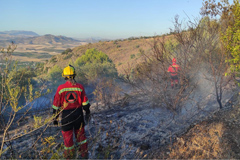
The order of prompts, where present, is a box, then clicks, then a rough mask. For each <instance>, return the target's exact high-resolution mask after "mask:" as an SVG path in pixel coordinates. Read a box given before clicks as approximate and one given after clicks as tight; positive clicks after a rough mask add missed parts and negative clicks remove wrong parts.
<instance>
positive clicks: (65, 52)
mask: <svg viewBox="0 0 240 160" xmlns="http://www.w3.org/2000/svg"><path fill="white" fill-rule="evenodd" d="M69 52H72V50H71V49H70V48H67V49H66V50H65V51H63V52H62V55H63V54H68V53H69Z"/></svg>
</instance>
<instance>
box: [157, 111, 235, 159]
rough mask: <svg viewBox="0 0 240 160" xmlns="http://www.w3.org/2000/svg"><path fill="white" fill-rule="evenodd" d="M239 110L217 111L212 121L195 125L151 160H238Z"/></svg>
mask: <svg viewBox="0 0 240 160" xmlns="http://www.w3.org/2000/svg"><path fill="white" fill-rule="evenodd" d="M239 128H240V107H239V106H238V107H234V108H233V110H231V111H220V112H218V113H216V114H215V115H214V116H213V118H211V119H209V120H206V121H204V122H202V123H200V124H197V125H195V126H194V127H193V128H191V129H190V130H189V131H188V132H187V133H186V134H184V135H183V136H181V137H180V138H177V139H176V141H175V142H174V143H173V144H172V145H169V146H168V147H167V149H166V148H164V147H163V148H162V149H160V150H161V151H160V153H158V154H155V155H157V156H154V157H155V158H157V159H158V158H164V159H239V158H240V139H239V137H240V129H239Z"/></svg>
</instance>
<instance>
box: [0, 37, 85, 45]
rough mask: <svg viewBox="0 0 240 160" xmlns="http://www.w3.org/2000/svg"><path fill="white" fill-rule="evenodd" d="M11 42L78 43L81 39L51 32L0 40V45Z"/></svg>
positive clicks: (41, 43) (40, 43)
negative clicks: (42, 34)
mask: <svg viewBox="0 0 240 160" xmlns="http://www.w3.org/2000/svg"><path fill="white" fill-rule="evenodd" d="M11 42H14V43H15V44H36V45H45V44H74V43H79V42H81V41H80V40H76V39H73V38H69V37H65V36H54V35H51V34H46V35H44V36H35V37H27V38H12V39H9V40H0V45H4V44H9V43H11Z"/></svg>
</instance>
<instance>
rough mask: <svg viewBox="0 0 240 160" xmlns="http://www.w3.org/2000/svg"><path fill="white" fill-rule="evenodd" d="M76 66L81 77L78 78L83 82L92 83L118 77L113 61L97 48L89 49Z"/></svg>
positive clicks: (77, 61)
mask: <svg viewBox="0 0 240 160" xmlns="http://www.w3.org/2000/svg"><path fill="white" fill-rule="evenodd" d="M74 64H75V66H76V68H77V69H76V72H77V75H79V76H77V77H76V78H77V79H79V80H82V81H88V82H91V81H94V80H96V79H98V78H101V77H111V78H113V77H116V76H117V70H116V68H115V65H114V63H113V62H112V60H110V59H109V57H108V56H107V55H106V54H105V53H103V52H101V51H97V50H96V49H95V48H93V49H88V50H87V51H86V52H85V54H84V55H82V56H81V57H79V58H78V59H77V60H76V61H75V63H74ZM82 83H84V82H82Z"/></svg>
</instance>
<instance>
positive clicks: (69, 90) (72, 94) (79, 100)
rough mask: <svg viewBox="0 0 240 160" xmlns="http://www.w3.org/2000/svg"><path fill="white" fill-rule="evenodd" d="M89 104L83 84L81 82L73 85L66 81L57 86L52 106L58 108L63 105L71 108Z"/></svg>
mask: <svg viewBox="0 0 240 160" xmlns="http://www.w3.org/2000/svg"><path fill="white" fill-rule="evenodd" d="M87 104H89V101H88V98H87V96H86V93H85V90H84V88H83V86H82V85H81V84H79V83H76V85H72V84H71V82H69V81H66V83H64V84H62V85H60V86H59V87H58V88H57V92H56V94H55V96H54V101H53V105H52V107H53V109H56V110H58V109H60V108H61V107H62V108H63V109H64V110H70V109H76V108H80V107H82V106H85V105H87Z"/></svg>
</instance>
